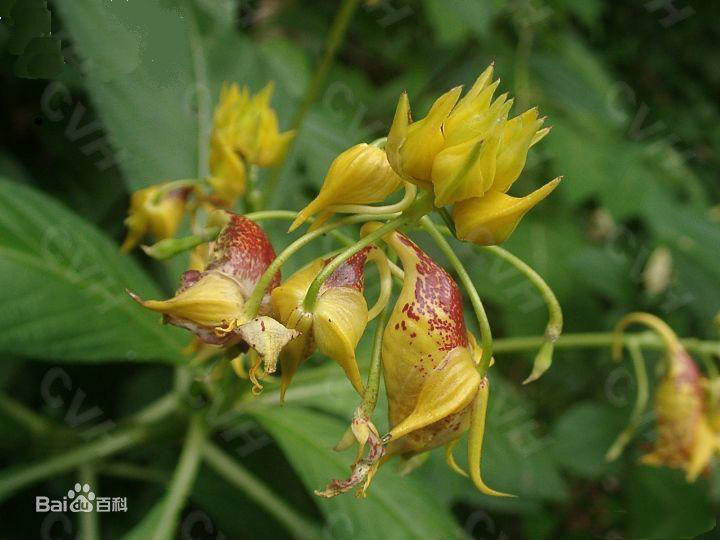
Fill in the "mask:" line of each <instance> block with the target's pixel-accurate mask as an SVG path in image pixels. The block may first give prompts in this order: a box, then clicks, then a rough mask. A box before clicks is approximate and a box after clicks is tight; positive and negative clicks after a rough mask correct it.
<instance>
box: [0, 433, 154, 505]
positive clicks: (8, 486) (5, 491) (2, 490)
mask: <svg viewBox="0 0 720 540" xmlns="http://www.w3.org/2000/svg"><path fill="white" fill-rule="evenodd" d="M149 435H150V430H149V428H148V427H147V426H135V427H131V428H127V429H123V430H118V431H117V432H115V433H112V434H109V435H107V436H103V437H102V438H100V439H99V440H96V441H93V442H89V443H87V444H83V445H80V446H78V447H77V448H74V449H73V450H70V451H68V452H64V453H62V454H60V455H57V456H55V457H51V458H49V459H44V460H42V461H40V462H37V463H33V464H30V465H24V464H23V465H17V466H15V467H12V468H9V469H6V470H5V471H3V473H2V474H0V502H1V501H3V500H4V499H6V498H7V497H9V496H10V495H12V494H13V493H15V492H16V491H18V490H20V489H22V488H24V487H27V486H30V485H32V484H34V483H35V482H39V481H40V480H44V479H45V478H48V477H51V476H54V475H56V474H60V473H62V472H65V471H67V470H69V469H74V468H77V467H79V466H80V465H83V464H85V463H87V462H89V461H93V460H97V459H101V458H104V457H107V456H110V455H113V454H116V453H118V452H121V451H123V450H127V449H128V448H132V447H133V446H137V445H139V444H140V443H142V442H143V441H145V440H146V439H147V438H148V437H149Z"/></svg>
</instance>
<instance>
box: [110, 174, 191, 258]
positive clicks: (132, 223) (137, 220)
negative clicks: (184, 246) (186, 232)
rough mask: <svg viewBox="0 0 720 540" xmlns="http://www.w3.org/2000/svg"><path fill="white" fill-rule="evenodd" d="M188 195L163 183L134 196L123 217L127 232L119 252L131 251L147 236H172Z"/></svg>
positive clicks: (159, 237)
mask: <svg viewBox="0 0 720 540" xmlns="http://www.w3.org/2000/svg"><path fill="white" fill-rule="evenodd" d="M189 192H190V189H189V188H187V187H178V188H173V183H172V182H166V183H164V184H157V185H154V186H150V187H147V188H144V189H140V190H138V191H136V192H135V193H133V194H132V197H131V198H130V209H129V210H128V216H127V217H126V218H125V226H126V227H127V229H128V232H127V236H126V237H125V241H124V242H123V244H122V246H121V248H120V249H121V250H122V251H123V252H128V251H130V250H131V249H132V248H134V247H135V246H137V245H138V244H139V243H140V242H141V241H142V239H143V238H145V237H146V236H147V235H148V234H152V235H153V236H154V237H155V239H156V240H163V239H165V238H171V237H173V236H175V233H176V232H177V230H178V227H180V223H181V222H182V218H183V213H184V212H185V203H186V200H187V196H188V193H189Z"/></svg>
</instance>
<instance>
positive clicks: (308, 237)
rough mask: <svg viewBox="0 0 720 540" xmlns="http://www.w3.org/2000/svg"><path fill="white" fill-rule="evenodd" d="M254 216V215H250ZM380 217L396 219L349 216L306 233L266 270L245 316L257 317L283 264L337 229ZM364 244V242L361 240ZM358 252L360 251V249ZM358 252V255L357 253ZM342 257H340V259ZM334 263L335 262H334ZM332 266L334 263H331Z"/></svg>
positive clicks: (246, 303) (363, 215)
mask: <svg viewBox="0 0 720 540" xmlns="http://www.w3.org/2000/svg"><path fill="white" fill-rule="evenodd" d="M250 215H252V214H250ZM379 217H384V218H388V217H394V214H391V215H390V216H372V215H366V214H359V215H356V216H349V217H346V218H343V219H341V220H338V221H336V222H335V223H328V224H327V225H323V226H322V227H318V228H317V229H315V230H314V231H311V232H308V233H305V234H304V235H302V236H301V237H300V238H298V239H297V240H295V241H294V242H293V243H292V244H290V245H289V246H288V247H286V248H285V249H284V250H283V251H282V253H280V254H279V255H278V256H277V257H275V260H273V262H272V263H270V265H269V266H268V267H267V268H266V269H265V272H264V273H263V275H262V276H260V279H259V280H258V282H257V285H255V289H254V290H253V292H252V294H251V295H250V296H249V297H248V299H247V302H245V315H247V317H248V318H250V319H252V318H253V317H255V316H256V315H257V312H258V309H259V308H260V304H261V303H262V299H263V296H265V291H266V290H267V288H268V286H269V285H270V282H271V281H272V280H273V277H274V276H275V274H276V273H277V272H278V270H280V268H281V267H282V265H283V264H285V263H286V262H287V261H288V259H289V258H290V257H291V256H292V255H293V254H294V253H295V252H296V251H298V250H300V249H301V248H303V247H304V246H306V245H307V244H309V243H310V242H311V241H313V240H315V239H316V238H318V237H320V236H322V235H324V234H327V233H329V232H330V231H332V230H334V229H337V228H339V227H343V226H345V225H350V224H353V223H363V222H366V221H373V220H376V219H378V218H379ZM360 242H362V240H360ZM357 251H360V250H359V249H358V250H357ZM357 251H356V253H357ZM339 256H340V255H338V257H339ZM333 262H334V260H333ZM330 264H332V262H331V263H330Z"/></svg>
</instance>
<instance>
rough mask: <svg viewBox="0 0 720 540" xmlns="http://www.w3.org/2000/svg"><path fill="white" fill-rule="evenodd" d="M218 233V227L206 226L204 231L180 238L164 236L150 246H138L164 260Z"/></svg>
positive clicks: (147, 253) (155, 257)
mask: <svg viewBox="0 0 720 540" xmlns="http://www.w3.org/2000/svg"><path fill="white" fill-rule="evenodd" d="M219 233H220V227H208V228H207V229H205V230H204V231H202V232H201V233H198V234H193V235H191V236H184V237H182V238H166V239H164V240H160V241H159V242H156V243H154V244H153V245H152V246H140V247H141V248H142V250H143V251H144V252H145V254H146V255H148V256H149V257H152V258H153V259H158V260H160V261H164V260H166V259H170V258H172V257H174V256H175V255H179V254H180V253H184V252H185V251H188V250H190V249H193V248H194V247H196V246H199V245H200V244H204V243H205V242H210V241H211V240H215V238H217V235H218V234H219Z"/></svg>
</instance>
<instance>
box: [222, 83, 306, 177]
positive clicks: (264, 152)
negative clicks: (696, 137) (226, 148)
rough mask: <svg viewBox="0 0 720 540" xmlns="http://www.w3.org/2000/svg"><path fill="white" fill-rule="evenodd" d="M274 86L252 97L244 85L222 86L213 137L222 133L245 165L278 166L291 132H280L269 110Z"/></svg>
mask: <svg viewBox="0 0 720 540" xmlns="http://www.w3.org/2000/svg"><path fill="white" fill-rule="evenodd" d="M272 93H273V84H272V83H268V84H267V85H266V86H265V87H264V88H263V89H262V90H261V91H260V92H258V93H257V94H256V95H254V96H251V95H250V91H249V89H248V88H247V87H246V86H243V87H242V89H240V87H239V86H238V85H237V84H231V85H229V86H228V85H224V86H223V88H222V89H221V91H220V102H219V104H218V106H217V108H216V109H215V119H214V120H215V122H214V134H218V133H223V134H225V135H226V136H227V137H228V140H229V141H231V144H232V147H233V148H234V149H235V150H236V151H237V152H239V153H240V155H241V156H242V158H243V159H244V160H245V162H247V163H250V164H253V165H258V166H260V167H271V166H274V165H277V164H278V163H280V161H281V160H282V159H283V157H284V156H285V152H286V150H287V146H288V144H289V143H290V141H291V140H292V138H293V137H294V136H295V132H294V131H286V132H284V133H280V131H279V130H278V118H277V114H276V113H275V111H274V110H273V109H272V107H270V98H271V97H272Z"/></svg>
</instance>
